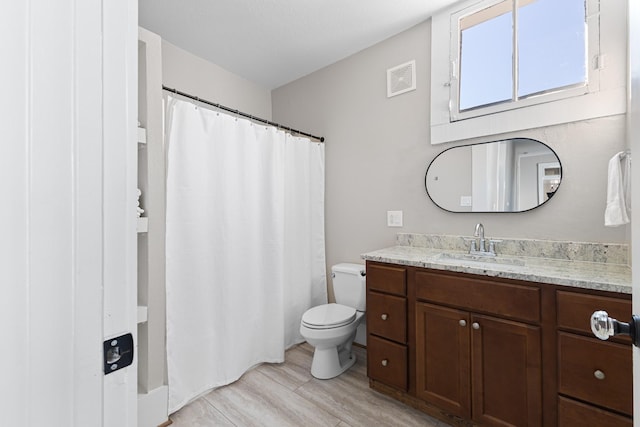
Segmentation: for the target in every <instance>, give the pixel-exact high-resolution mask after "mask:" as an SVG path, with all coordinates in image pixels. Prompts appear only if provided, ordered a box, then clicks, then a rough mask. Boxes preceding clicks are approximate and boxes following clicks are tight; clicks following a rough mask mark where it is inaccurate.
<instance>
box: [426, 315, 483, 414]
mask: <svg viewBox="0 0 640 427" xmlns="http://www.w3.org/2000/svg"><path fill="white" fill-rule="evenodd" d="M469 317H470V316H469V313H467V312H465V311H460V310H454V309H450V308H445V307H441V306H437V305H433V304H425V303H417V304H416V377H417V378H416V395H417V397H419V398H420V399H423V400H425V401H427V402H431V403H433V404H434V405H437V406H438V407H440V408H442V409H444V410H445V411H447V412H449V413H450V414H453V415H458V416H461V417H465V418H469V417H470V416H471V393H470V384H469V381H470V365H469Z"/></svg>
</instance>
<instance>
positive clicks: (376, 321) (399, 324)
mask: <svg viewBox="0 0 640 427" xmlns="http://www.w3.org/2000/svg"><path fill="white" fill-rule="evenodd" d="M367 330H368V331H369V333H371V334H374V335H378V336H380V337H384V338H388V339H390V340H394V341H397V342H399V343H403V344H404V343H406V342H407V299H406V298H403V297H397V296H393V295H385V294H380V293H377V292H368V293H367Z"/></svg>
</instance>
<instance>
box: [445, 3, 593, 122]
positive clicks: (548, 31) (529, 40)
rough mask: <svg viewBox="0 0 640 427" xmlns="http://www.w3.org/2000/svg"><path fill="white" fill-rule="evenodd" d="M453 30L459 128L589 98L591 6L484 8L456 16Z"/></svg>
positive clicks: (455, 115)
mask: <svg viewBox="0 0 640 427" xmlns="http://www.w3.org/2000/svg"><path fill="white" fill-rule="evenodd" d="M452 28H455V29H456V32H455V36H454V37H452V44H453V46H454V47H455V52H453V51H452V54H454V55H455V56H454V59H453V67H455V68H456V70H455V73H457V75H458V76H459V78H458V79H456V80H455V81H454V82H452V84H456V87H454V88H453V90H452V91H451V92H452V106H454V107H455V108H452V118H453V119H454V120H459V119H464V118H468V117H474V116H477V115H482V114H490V113H493V112H496V111H502V110H505V109H511V108H514V106H515V105H514V103H516V104H522V101H525V100H528V105H530V104H532V103H540V102H547V98H549V95H552V94H553V98H554V99H558V98H559V97H566V96H576V95H582V94H584V93H586V92H587V90H588V88H587V85H588V79H587V77H588V76H587V52H588V48H587V39H588V32H587V20H586V4H585V0H562V1H558V0H503V1H499V2H497V3H496V2H494V3H493V4H491V5H489V6H487V5H486V2H485V3H483V5H482V8H481V9H479V8H478V7H474V8H471V10H464V11H461V12H459V13H457V14H454V15H453V16H452ZM596 48H597V46H596ZM452 50H453V49H452ZM592 54H594V55H597V53H596V52H595V49H592ZM455 75H456V74H454V77H455Z"/></svg>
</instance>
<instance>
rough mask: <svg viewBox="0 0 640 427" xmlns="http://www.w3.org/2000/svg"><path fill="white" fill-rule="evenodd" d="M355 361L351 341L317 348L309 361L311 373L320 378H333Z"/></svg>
mask: <svg viewBox="0 0 640 427" xmlns="http://www.w3.org/2000/svg"><path fill="white" fill-rule="evenodd" d="M354 363H356V356H355V354H353V351H352V350H351V341H349V342H348V343H347V344H344V345H342V346H338V347H329V348H317V347H316V349H315V351H314V353H313V362H311V375H313V376H314V377H315V378H318V379H320V380H328V379H330V378H335V377H337V376H338V375H340V374H341V373H343V372H344V371H346V370H347V369H349V368H350V367H352V366H353V365H354Z"/></svg>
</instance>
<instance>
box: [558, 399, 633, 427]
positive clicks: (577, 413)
mask: <svg viewBox="0 0 640 427" xmlns="http://www.w3.org/2000/svg"><path fill="white" fill-rule="evenodd" d="M632 425H633V420H632V419H631V418H627V417H623V416H621V415H618V414H614V413H612V412H608V411H605V410H603V409H599V408H596V407H594V406H590V405H585V404H584V403H580V402H576V401H575V400H571V399H566V398H564V397H560V398H559V399H558V427H575V426H580V427H603V426H607V427H632Z"/></svg>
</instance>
